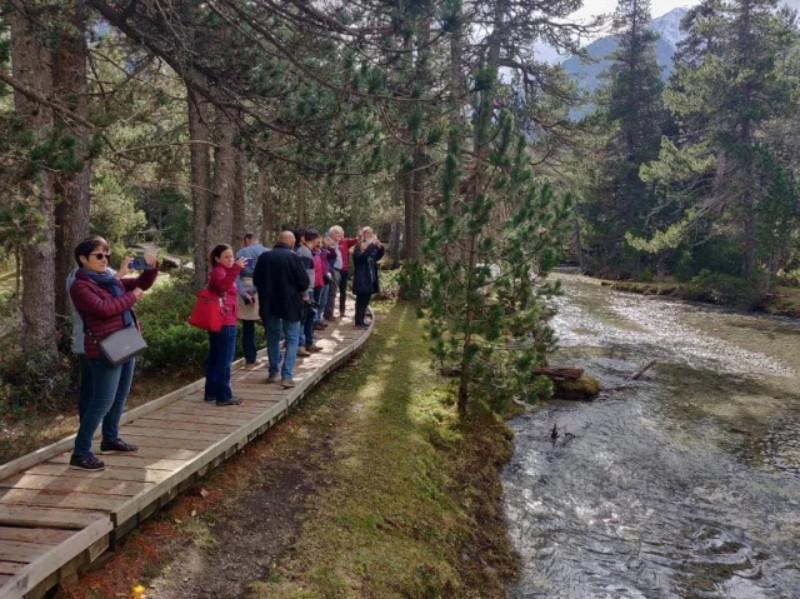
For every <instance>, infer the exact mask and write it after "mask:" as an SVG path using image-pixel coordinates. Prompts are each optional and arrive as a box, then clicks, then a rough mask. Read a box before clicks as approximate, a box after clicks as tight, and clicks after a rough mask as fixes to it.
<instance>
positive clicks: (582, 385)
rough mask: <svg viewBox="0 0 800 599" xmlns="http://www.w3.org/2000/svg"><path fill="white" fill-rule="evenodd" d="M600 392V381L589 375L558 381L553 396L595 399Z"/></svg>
mask: <svg viewBox="0 0 800 599" xmlns="http://www.w3.org/2000/svg"><path fill="white" fill-rule="evenodd" d="M598 393H600V383H599V382H598V381H597V379H594V378H592V377H590V376H589V375H586V374H582V375H581V378H579V379H574V380H567V381H556V383H555V390H554V392H553V396H554V397H556V398H559V399H594V398H595V397H596V396H597V394H598Z"/></svg>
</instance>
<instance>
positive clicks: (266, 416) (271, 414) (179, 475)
mask: <svg viewBox="0 0 800 599" xmlns="http://www.w3.org/2000/svg"><path fill="white" fill-rule="evenodd" d="M285 408H286V406H285V404H283V403H279V404H275V405H274V406H272V407H271V408H269V409H268V410H265V411H264V413H263V414H262V416H261V417H260V418H257V419H255V420H252V421H251V422H250V423H249V424H247V425H245V426H242V427H240V428H239V429H238V430H237V431H236V432H235V433H234V434H231V435H229V436H227V437H225V438H224V439H222V440H220V441H218V442H217V443H215V444H214V445H212V446H211V447H209V448H208V450H206V451H204V452H202V453H201V454H199V455H198V456H197V457H195V458H194V459H193V460H191V461H190V462H188V463H186V464H185V465H184V467H183V468H181V469H180V470H178V471H176V472H175V473H174V475H173V476H171V477H170V478H169V479H167V480H164V481H162V482H160V483H158V484H156V485H154V486H153V488H152V489H150V490H148V491H146V492H145V493H142V494H141V495H137V496H136V497H133V498H131V499H130V500H129V501H127V502H125V503H124V504H120V506H119V507H118V508H117V509H116V510H115V512H114V514H113V516H114V521H115V523H116V525H117V526H120V525H121V524H122V523H123V522H125V521H127V520H128V519H130V518H132V517H133V516H135V515H136V514H137V513H139V511H140V510H142V509H144V508H146V507H147V506H148V505H150V504H151V503H153V502H154V501H155V500H157V499H158V498H159V497H160V496H161V495H164V494H166V492H167V491H169V490H170V489H172V488H175V487H177V486H178V485H179V484H180V483H181V482H182V481H183V480H185V479H187V478H189V477H190V476H192V475H193V474H194V473H195V472H198V471H199V470H201V469H202V468H203V467H204V466H206V465H207V464H209V463H211V462H213V461H214V460H216V459H218V458H219V457H220V456H221V455H224V454H225V453H226V452H227V451H228V450H230V449H231V448H233V447H237V446H239V445H240V444H242V445H243V444H245V443H246V442H247V439H248V435H249V434H250V433H251V432H252V431H255V430H258V429H259V428H260V427H261V426H263V424H265V423H267V422H269V421H270V420H272V419H273V418H275V417H277V415H278V414H280V413H281V412H283V411H284V410H285Z"/></svg>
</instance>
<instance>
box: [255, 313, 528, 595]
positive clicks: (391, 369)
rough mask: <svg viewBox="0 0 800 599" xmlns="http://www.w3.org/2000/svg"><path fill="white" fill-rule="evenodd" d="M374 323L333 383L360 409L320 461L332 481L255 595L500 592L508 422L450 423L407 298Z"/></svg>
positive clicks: (505, 557)
mask: <svg viewBox="0 0 800 599" xmlns="http://www.w3.org/2000/svg"><path fill="white" fill-rule="evenodd" d="M379 322H380V328H381V330H382V331H383V334H382V335H380V337H379V338H378V339H377V340H376V341H377V342H376V343H375V344H374V345H373V347H372V348H371V350H370V351H369V352H368V353H367V355H365V357H364V360H363V361H362V362H361V363H360V364H359V366H358V372H354V373H353V374H354V376H352V377H350V379H349V384H348V385H347V386H346V387H344V388H342V389H341V392H346V393H350V394H353V398H354V400H355V402H356V407H357V409H352V410H350V411H349V413H348V414H347V423H346V424H344V426H345V430H344V431H343V433H342V435H341V436H340V437H339V440H338V443H337V448H336V459H334V460H332V461H331V462H330V463H328V464H327V465H326V466H325V478H326V479H327V480H330V481H331V484H330V485H329V486H328V487H326V488H325V489H323V490H321V492H319V493H317V494H316V495H315V496H314V497H313V499H312V500H311V501H310V502H309V505H308V513H309V515H311V516H312V517H309V518H307V519H306V520H305V521H304V523H303V526H302V528H301V532H300V535H299V537H298V539H297V541H296V543H295V547H294V551H293V552H292V556H291V557H290V558H288V559H285V560H283V561H282V562H281V563H280V566H279V567H278V568H277V569H276V570H275V571H274V572H273V573H272V574H271V575H270V576H269V578H268V579H267V580H265V581H261V582H257V583H254V584H253V585H252V586H251V594H250V597H251V598H252V599H272V598H275V599H277V598H281V599H290V598H293V597H297V598H300V597H339V598H341V597H395V596H402V597H440V596H453V597H471V596H472V597H502V596H504V593H503V589H502V579H503V578H504V577H505V576H509V575H511V574H513V571H514V561H513V559H512V558H511V555H510V552H509V548H508V547H507V545H506V539H505V533H504V529H503V527H502V523H501V522H500V520H499V518H498V515H497V513H496V508H497V504H498V500H499V493H500V486H499V482H498V477H497V469H498V467H499V466H500V465H501V464H502V463H504V462H505V461H506V460H507V459H508V457H509V451H510V446H509V439H508V436H507V431H506V429H505V427H504V425H502V424H501V423H499V422H498V421H496V420H495V419H494V418H493V417H492V416H491V415H490V414H488V413H482V414H478V415H475V416H473V417H472V418H470V419H469V420H468V421H466V422H463V423H460V422H459V421H458V419H457V418H456V416H455V413H454V409H453V402H452V397H451V394H450V392H449V391H448V390H447V389H446V387H445V383H444V381H442V380H441V379H439V378H437V377H435V376H434V375H433V374H432V373H431V371H430V370H429V368H428V366H429V359H428V357H427V352H426V348H425V345H424V343H423V341H422V330H421V328H420V326H419V323H418V322H417V320H416V318H415V317H414V315H413V308H412V307H411V306H407V305H405V306H398V307H397V308H395V309H394V310H393V311H392V312H391V313H389V314H387V315H385V316H384V318H383V319H381V320H380V321H379Z"/></svg>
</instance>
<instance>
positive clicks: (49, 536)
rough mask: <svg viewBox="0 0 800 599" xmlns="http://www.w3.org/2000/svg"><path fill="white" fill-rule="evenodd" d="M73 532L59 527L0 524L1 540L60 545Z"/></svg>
mask: <svg viewBox="0 0 800 599" xmlns="http://www.w3.org/2000/svg"><path fill="white" fill-rule="evenodd" d="M73 534H74V533H72V532H70V531H68V530H59V529H57V528H10V527H8V526H0V541H22V542H25V543H40V544H44V545H58V544H59V543H61V542H62V541H65V540H66V539H68V538H69V537H71V536H72V535H73Z"/></svg>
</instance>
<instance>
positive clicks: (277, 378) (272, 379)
mask: <svg viewBox="0 0 800 599" xmlns="http://www.w3.org/2000/svg"><path fill="white" fill-rule="evenodd" d="M280 382H281V375H279V374H271V375H269V377H268V378H267V383H280Z"/></svg>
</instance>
